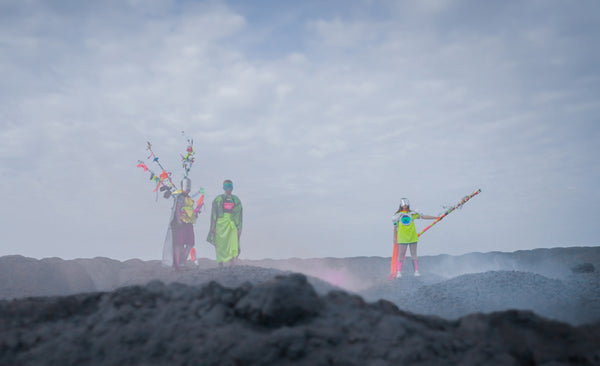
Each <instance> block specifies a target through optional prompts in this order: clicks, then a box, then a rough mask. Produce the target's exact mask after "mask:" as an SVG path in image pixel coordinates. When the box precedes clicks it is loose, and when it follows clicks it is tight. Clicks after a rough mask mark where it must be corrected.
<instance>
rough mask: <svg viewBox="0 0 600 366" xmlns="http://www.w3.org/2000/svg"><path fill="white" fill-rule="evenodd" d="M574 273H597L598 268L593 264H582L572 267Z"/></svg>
mask: <svg viewBox="0 0 600 366" xmlns="http://www.w3.org/2000/svg"><path fill="white" fill-rule="evenodd" d="M571 271H573V273H593V272H596V267H594V265H593V264H591V263H581V264H578V265H576V266H573V267H571Z"/></svg>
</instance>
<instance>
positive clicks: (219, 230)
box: [206, 179, 242, 266]
mask: <svg viewBox="0 0 600 366" xmlns="http://www.w3.org/2000/svg"><path fill="white" fill-rule="evenodd" d="M223 190H224V191H225V193H224V194H222V195H220V196H217V197H216V198H215V199H214V200H213V203H212V212H211V215H210V231H209V233H208V237H207V238H206V241H208V242H209V243H211V244H212V245H214V246H215V251H216V254H217V263H219V265H220V266H222V265H223V263H228V262H230V263H231V264H234V263H235V259H236V258H238V257H239V255H240V252H241V250H240V237H241V235H242V201H240V199H239V198H238V197H237V196H235V195H233V194H231V192H232V191H233V183H232V182H231V180H229V179H227V180H225V181H224V182H223Z"/></svg>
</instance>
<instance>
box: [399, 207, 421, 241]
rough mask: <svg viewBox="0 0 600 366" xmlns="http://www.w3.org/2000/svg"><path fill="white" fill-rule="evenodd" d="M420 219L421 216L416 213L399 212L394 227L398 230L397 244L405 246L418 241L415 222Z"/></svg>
mask: <svg viewBox="0 0 600 366" xmlns="http://www.w3.org/2000/svg"><path fill="white" fill-rule="evenodd" d="M420 217H421V215H419V214H418V213H416V212H400V215H399V217H398V224H397V226H396V227H397V228H398V234H397V236H396V239H397V243H399V244H407V243H416V242H417V241H419V236H418V235H417V228H416V227H415V220H416V219H418V218H420Z"/></svg>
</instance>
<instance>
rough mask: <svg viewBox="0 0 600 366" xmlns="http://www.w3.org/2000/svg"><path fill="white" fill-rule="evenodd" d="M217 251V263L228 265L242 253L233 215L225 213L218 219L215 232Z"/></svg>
mask: <svg viewBox="0 0 600 366" xmlns="http://www.w3.org/2000/svg"><path fill="white" fill-rule="evenodd" d="M215 242H216V245H215V250H216V252H217V263H226V262H229V261H230V260H232V259H233V258H236V257H237V256H238V255H239V253H240V243H239V240H238V230H237V227H236V226H235V223H234V222H233V220H232V219H231V214H229V213H225V214H223V217H219V218H218V219H217V226H216V231H215Z"/></svg>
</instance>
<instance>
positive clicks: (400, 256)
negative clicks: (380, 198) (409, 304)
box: [389, 198, 437, 279]
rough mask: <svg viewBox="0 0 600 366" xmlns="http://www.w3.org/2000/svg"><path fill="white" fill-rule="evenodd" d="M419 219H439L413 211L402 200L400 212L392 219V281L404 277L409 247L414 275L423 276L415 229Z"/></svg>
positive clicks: (403, 199)
mask: <svg viewBox="0 0 600 366" xmlns="http://www.w3.org/2000/svg"><path fill="white" fill-rule="evenodd" d="M417 219H425V220H435V219H437V217H436V216H429V215H423V214H420V213H418V212H414V211H411V210H410V202H409V201H408V199H407V198H402V199H401V200H400V207H399V208H398V211H396V213H395V214H394V216H393V217H392V221H393V222H394V250H393V252H392V264H391V269H390V276H389V278H390V279H392V278H394V277H396V278H400V277H402V265H403V264H404V258H405V257H406V249H407V248H408V247H410V255H411V257H412V260H413V266H414V274H415V276H420V275H421V274H420V273H419V262H418V258H417V242H418V241H419V236H418V235H417V229H416V228H415V220H417Z"/></svg>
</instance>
